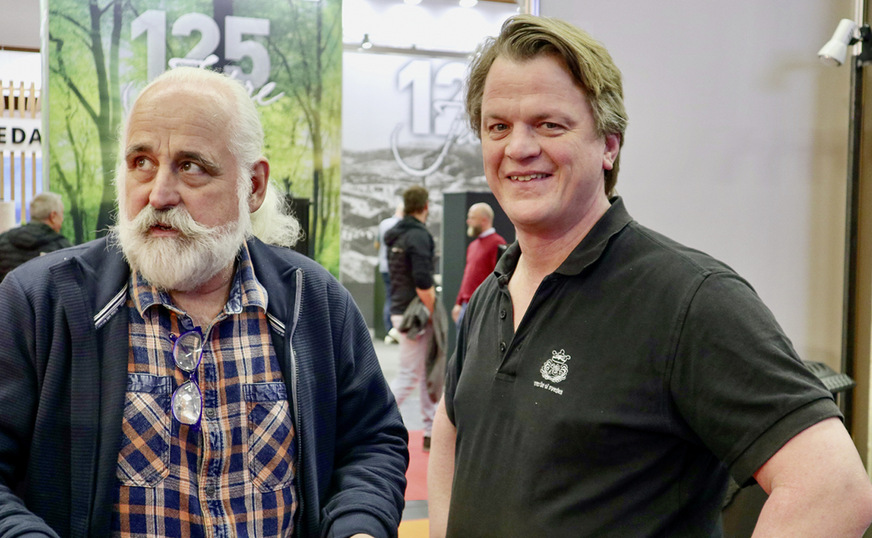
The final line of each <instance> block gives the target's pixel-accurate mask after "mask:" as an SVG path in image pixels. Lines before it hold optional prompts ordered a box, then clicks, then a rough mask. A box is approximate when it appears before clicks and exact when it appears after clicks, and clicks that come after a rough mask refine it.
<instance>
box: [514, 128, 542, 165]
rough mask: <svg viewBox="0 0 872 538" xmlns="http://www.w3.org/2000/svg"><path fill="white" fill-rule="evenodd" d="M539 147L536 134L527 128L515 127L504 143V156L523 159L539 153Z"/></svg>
mask: <svg viewBox="0 0 872 538" xmlns="http://www.w3.org/2000/svg"><path fill="white" fill-rule="evenodd" d="M539 151H540V147H539V141H538V139H537V138H536V134H535V133H533V132H532V131H531V130H530V129H527V128H515V129H513V130H512V132H511V133H510V134H509V138H508V141H507V145H506V156H507V157H509V158H511V159H513V160H516V161H523V160H524V159H529V158H530V157H535V156H537V155H538V154H539Z"/></svg>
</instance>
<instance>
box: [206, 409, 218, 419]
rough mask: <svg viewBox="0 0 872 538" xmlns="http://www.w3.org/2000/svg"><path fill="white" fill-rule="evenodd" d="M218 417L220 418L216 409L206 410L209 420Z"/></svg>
mask: <svg viewBox="0 0 872 538" xmlns="http://www.w3.org/2000/svg"><path fill="white" fill-rule="evenodd" d="M216 416H218V412H217V411H216V410H215V408H214V407H207V408H206V417H207V418H215V417H216Z"/></svg>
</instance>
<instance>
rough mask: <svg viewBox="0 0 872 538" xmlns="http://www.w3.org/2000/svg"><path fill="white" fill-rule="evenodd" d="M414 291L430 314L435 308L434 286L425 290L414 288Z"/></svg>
mask: <svg viewBox="0 0 872 538" xmlns="http://www.w3.org/2000/svg"><path fill="white" fill-rule="evenodd" d="M415 293H417V294H418V297H419V298H420V299H421V302H422V303H424V306H426V307H427V310H429V311H430V313H431V314H432V313H433V310H435V309H436V288H434V287H433V286H431V287H429V288H427V289H426V290H422V289H421V288H415Z"/></svg>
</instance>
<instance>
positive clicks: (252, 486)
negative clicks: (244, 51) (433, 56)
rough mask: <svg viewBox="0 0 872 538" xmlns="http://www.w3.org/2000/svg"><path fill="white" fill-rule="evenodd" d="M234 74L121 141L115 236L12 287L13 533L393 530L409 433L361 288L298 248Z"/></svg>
mask: <svg viewBox="0 0 872 538" xmlns="http://www.w3.org/2000/svg"><path fill="white" fill-rule="evenodd" d="M262 147H263V131H262V128H261V126H260V122H259V119H258V115H257V110H256V108H255V107H254V104H253V103H252V101H251V100H250V98H249V97H248V95H247V93H246V92H245V90H244V88H243V87H242V86H241V85H240V84H239V83H237V82H235V81H233V80H231V79H229V78H227V77H224V76H223V75H219V74H216V73H212V72H209V71H205V70H198V69H192V68H179V69H175V70H172V71H169V72H167V73H165V74H164V75H162V76H160V77H158V78H157V79H155V80H154V81H153V82H152V83H151V84H150V85H149V86H147V87H146V88H145V89H144V90H143V91H142V93H141V94H140V96H139V97H138V98H137V101H136V103H135V104H134V106H133V108H132V110H131V113H130V116H129V118H128V119H127V123H126V125H125V129H124V130H123V140H122V143H121V158H120V160H119V167H118V173H117V188H118V208H119V216H118V222H117V225H116V227H115V228H114V229H113V230H112V233H111V234H110V236H109V237H108V238H104V239H99V240H96V241H93V242H91V243H87V244H84V245H81V246H79V247H74V248H73V249H70V250H66V251H64V252H63V253H58V254H54V255H47V256H44V257H42V259H40V260H39V261H37V262H34V263H32V264H29V265H28V266H27V270H26V271H21V270H16V271H13V272H12V273H10V274H9V276H8V277H7V278H6V279H5V280H4V281H3V283H2V285H0V341H2V342H3V343H4V345H3V346H2V348H0V370H2V371H3V372H4V375H3V376H2V377H0V409H2V410H3V412H2V413H0V536H5V535H7V534H16V535H17V534H28V533H35V534H45V535H48V536H57V535H60V536H106V535H109V534H116V535H123V536H155V535H163V536H205V535H226V536H236V535H240V536H291V535H294V536H313V535H319V536H337V537H340V536H396V533H397V526H398V524H399V520H400V515H401V513H402V508H403V493H404V488H405V477H404V474H405V469H406V466H407V464H408V451H407V446H406V445H407V436H406V431H405V428H404V427H403V423H402V420H401V418H400V415H399V412H398V410H397V407H396V403H395V401H394V399H393V396H392V395H391V392H390V390H388V388H387V385H386V383H385V381H384V378H383V377H382V374H381V370H380V368H379V365H378V362H377V359H376V356H375V353H374V351H373V348H372V343H371V340H370V336H369V333H368V330H367V328H366V325H365V324H364V322H363V319H362V317H361V315H360V313H359V312H358V310H357V308H356V307H355V305H354V302H353V301H352V299H351V297H350V295H349V294H348V292H347V291H346V290H345V289H343V288H342V287H341V286H340V285H339V284H338V283H337V282H336V280H335V279H333V278H332V277H331V276H330V275H329V274H328V273H327V272H326V271H325V270H324V269H323V268H321V267H320V266H318V265H317V264H316V263H314V262H312V261H311V260H309V259H307V258H305V257H304V256H302V255H299V254H297V253H295V252H293V251H292V250H290V249H288V248H284V247H282V246H269V245H267V244H265V243H264V242H262V241H261V240H259V239H257V238H255V237H254V235H255V234H256V235H257V236H258V237H260V238H261V239H264V240H265V241H266V242H268V243H275V244H284V245H287V244H291V243H292V242H293V241H294V240H296V238H297V236H298V235H299V226H298V225H297V223H296V221H295V220H294V219H293V218H292V217H290V216H289V215H285V214H284V213H283V211H282V208H283V205H282V202H281V199H280V197H279V196H278V195H277V193H276V192H275V191H274V190H273V187H271V186H270V184H269V163H268V161H267V160H266V159H265V158H264V157H263V156H262V153H261V152H262Z"/></svg>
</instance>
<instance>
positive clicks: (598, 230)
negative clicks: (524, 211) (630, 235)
mask: <svg viewBox="0 0 872 538" xmlns="http://www.w3.org/2000/svg"><path fill="white" fill-rule="evenodd" d="M609 202H610V203H611V207H610V208H609V209H608V211H606V212H605V214H604V215H603V216H602V217H600V219H599V220H598V221H597V222H596V224H594V225H593V228H591V229H590V231H589V232H587V235H585V236H584V239H582V240H581V242H580V243H579V244H578V246H576V247H575V249H573V251H572V252H571V253H570V254H569V256H567V257H566V259H565V260H563V263H561V264H560V267H558V268H557V270H556V271H555V273H558V274H562V275H567V276H572V275H577V274H579V273H581V271H582V270H584V268H585V267H587V266H588V265H590V264H591V263H593V262H595V261H596V260H598V259H599V258H600V256H601V255H602V253H603V251H604V250H605V248H606V245H608V244H609V241H610V240H611V239H612V237H614V236H615V235H617V234H618V233H620V231H621V230H623V229H624V227H625V226H626V225H627V224H629V223H630V222H632V221H633V218H632V217H631V216H630V214H629V213H628V212H627V209H626V208H625V207H624V200H623V199H622V198H621V197H620V196H615V197H614V198H611V199H610V200H609ZM520 256H521V247H520V245H519V244H518V242H517V241H515V242H514V243H512V244H511V245H509V247H508V249H507V250H506V252H505V253H504V254H503V255H502V256H501V257H500V259H499V261H498V262H497V266H496V268H495V269H494V272H495V273H496V275H497V278H498V279H499V280H500V283H502V284H505V283H507V282H508V278H509V277H511V275H512V273H513V272H514V271H515V267H516V266H517V265H518V259H519V258H520Z"/></svg>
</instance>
